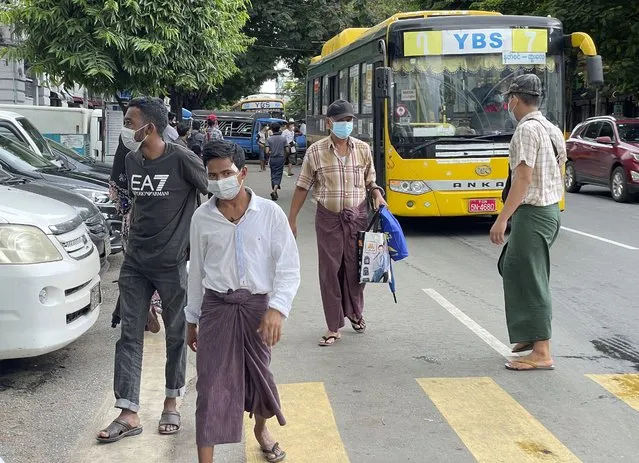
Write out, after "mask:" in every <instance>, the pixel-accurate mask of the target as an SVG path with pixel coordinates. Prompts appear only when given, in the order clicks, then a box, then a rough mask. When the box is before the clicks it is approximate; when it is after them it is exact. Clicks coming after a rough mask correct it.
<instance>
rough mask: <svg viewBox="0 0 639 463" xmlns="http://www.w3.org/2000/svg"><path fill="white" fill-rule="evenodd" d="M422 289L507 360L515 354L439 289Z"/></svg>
mask: <svg viewBox="0 0 639 463" xmlns="http://www.w3.org/2000/svg"><path fill="white" fill-rule="evenodd" d="M422 291H424V292H425V293H426V294H428V295H429V296H430V297H431V298H432V299H433V300H434V301H435V302H437V303H438V304H439V305H441V306H442V307H443V308H444V309H446V310H448V312H450V314H451V315H453V316H454V317H455V318H457V320H459V321H460V322H462V323H463V324H464V325H466V327H468V328H469V329H470V330H471V331H472V332H473V333H475V334H476V335H477V336H479V337H480V338H481V339H482V341H484V342H485V343H486V344H488V345H489V346H490V347H492V348H493V349H495V351H497V353H498V354H500V355H502V356H503V357H505V358H506V359H507V360H510V359H511V358H512V357H513V356H515V354H513V353H512V352H511V350H510V348H508V347H507V346H506V345H505V344H504V343H502V342H501V341H500V340H499V339H497V338H496V337H495V336H493V335H492V334H490V333H489V332H488V331H486V330H485V329H484V328H483V327H482V326H481V325H479V324H478V323H477V322H476V321H475V320H473V319H472V318H470V317H469V316H468V315H466V314H465V313H464V312H462V311H461V310H460V309H458V308H457V307H456V306H455V305H453V303H451V302H450V301H449V300H448V299H446V298H445V297H444V296H442V295H441V294H439V293H438V292H437V291H435V290H434V289H432V288H428V289H422Z"/></svg>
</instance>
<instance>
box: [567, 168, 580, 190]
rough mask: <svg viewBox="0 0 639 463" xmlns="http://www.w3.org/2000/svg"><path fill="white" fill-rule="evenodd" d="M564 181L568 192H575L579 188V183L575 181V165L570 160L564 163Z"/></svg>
mask: <svg viewBox="0 0 639 463" xmlns="http://www.w3.org/2000/svg"><path fill="white" fill-rule="evenodd" d="M564 183H565V184H566V191H568V192H569V193H577V192H579V190H580V189H581V185H580V184H579V183H577V172H575V165H574V164H573V163H572V162H571V161H568V163H566V176H565V177H564Z"/></svg>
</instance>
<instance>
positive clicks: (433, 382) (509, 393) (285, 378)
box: [0, 166, 639, 463]
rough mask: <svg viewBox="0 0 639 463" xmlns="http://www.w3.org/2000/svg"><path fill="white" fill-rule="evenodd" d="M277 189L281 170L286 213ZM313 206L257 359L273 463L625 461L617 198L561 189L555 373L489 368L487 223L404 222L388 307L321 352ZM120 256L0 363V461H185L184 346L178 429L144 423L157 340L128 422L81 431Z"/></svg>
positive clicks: (499, 341)
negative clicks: (289, 281)
mask: <svg viewBox="0 0 639 463" xmlns="http://www.w3.org/2000/svg"><path fill="white" fill-rule="evenodd" d="M268 183H269V179H268V173H260V172H258V169H257V167H256V166H251V167H250V178H249V184H250V185H251V186H252V187H253V188H254V189H255V190H256V191H257V192H258V194H262V195H267V191H268ZM292 185H293V179H285V191H284V192H283V193H282V195H281V200H280V203H281V205H282V207H283V208H284V209H285V210H286V211H288V206H289V201H290V197H291V191H292ZM313 213H314V206H313V204H312V203H311V202H310V201H309V202H308V203H307V205H306V206H305V209H304V210H303V212H302V214H301V215H300V218H299V224H298V227H299V235H300V236H299V238H298V246H299V249H300V254H301V259H302V286H301V288H300V291H299V293H298V297H297V299H296V302H295V306H294V309H293V312H292V315H291V318H290V320H289V321H288V322H287V324H286V328H285V334H284V339H283V341H282V342H281V344H280V345H279V346H277V347H276V348H275V350H274V354H273V370H274V372H275V375H276V379H277V381H278V383H279V384H280V385H281V386H280V392H281V395H282V400H283V404H284V412H285V414H286V415H287V419H288V422H289V424H288V425H287V426H286V427H283V428H280V427H277V426H276V425H275V424H273V425H272V431H273V433H274V435H275V437H276V438H277V439H278V440H279V441H280V443H281V445H282V447H283V448H284V449H285V450H286V451H287V452H288V454H289V457H288V459H287V461H291V462H336V463H341V462H347V461H351V462H366V463H368V462H409V461H415V462H426V461H428V462H471V461H486V462H498V461H503V462H523V461H534V462H537V461H540V462H541V461H584V462H616V461H628V462H630V461H638V460H639V457H638V455H639V439H637V429H639V375H638V373H639V329H638V328H639V311H638V310H637V307H638V305H639V303H638V302H637V301H638V300H639V299H638V297H637V286H635V284H636V283H635V275H634V270H635V269H636V267H637V262H638V257H639V234H638V233H637V228H638V225H639V204H617V203H615V202H614V201H613V200H612V199H611V198H610V195H609V194H607V193H606V192H605V191H603V190H598V189H595V188H584V190H583V192H582V193H580V194H576V195H575V194H569V195H568V197H567V210H566V211H565V212H564V213H563V216H562V221H563V226H564V227H565V229H564V230H563V231H562V233H561V235H560V237H559V239H558V241H557V243H556V245H555V247H554V248H553V252H552V263H553V267H552V281H553V283H552V288H553V299H554V305H555V310H554V339H553V349H554V355H555V364H556V367H557V368H556V370H555V371H552V372H541V371H540V372H526V373H513V372H508V371H506V370H505V369H504V362H505V359H504V357H503V354H504V353H505V352H504V351H505V350H506V349H507V346H509V345H508V338H507V333H506V328H505V323H504V314H503V295H502V291H501V281H500V279H499V276H498V274H497V271H496V261H497V257H498V255H499V248H498V247H496V246H493V245H492V244H491V243H490V242H489V240H488V230H489V229H490V225H491V221H490V220H485V219H464V220H461V219H459V220H458V219H455V220H439V219H438V220H432V219H429V220H426V219H424V220H410V221H403V226H404V228H405V232H406V235H407V237H408V243H409V247H410V253H411V255H410V257H409V258H408V259H407V260H406V261H404V262H401V263H398V264H396V265H395V271H396V275H397V295H398V301H399V302H398V304H394V303H393V300H392V297H391V295H390V293H389V292H388V289H387V287H385V285H369V287H368V288H367V290H366V297H367V309H366V318H367V323H368V326H369V328H368V331H367V332H366V334H364V335H356V334H355V333H353V332H352V331H351V330H350V328H348V329H345V330H344V336H343V338H342V340H341V341H339V343H337V344H336V345H335V346H333V347H330V348H320V347H318V346H317V340H318V338H319V337H320V336H321V335H322V334H323V331H324V324H323V314H322V311H321V304H320V295H319V288H318V283H317V267H316V245H315V233H314V226H313V219H314V218H313V215H314V214H313ZM120 263H121V257H119V256H115V257H112V258H111V264H112V265H111V269H110V270H109V271H108V273H107V274H106V275H104V277H103V288H104V291H105V294H104V303H103V307H102V312H101V315H100V319H99V320H98V322H97V323H96V325H95V326H94V327H93V328H92V329H91V330H90V332H89V333H87V334H86V335H85V336H83V337H82V338H81V339H79V340H78V341H77V342H75V343H74V344H72V345H71V346H69V347H68V348H66V349H63V350H61V351H59V352H56V353H53V354H50V355H45V356H42V357H38V358H34V359H28V360H16V361H5V362H0V410H1V412H0V457H2V458H4V460H5V462H6V463H23V462H24V463H27V462H29V463H31V462H35V463H38V462H47V463H57V462H61V463H62V462H64V463H66V462H76V461H77V462H92V463H93V462H100V461H105V462H115V461H137V462H140V463H146V462H159V461H171V462H195V461H196V456H195V448H194V430H193V427H194V419H193V413H194V403H195V397H194V390H193V389H194V388H193V385H194V375H195V372H194V366H193V365H194V356H192V355H190V356H189V370H188V374H187V377H188V378H189V383H188V385H187V387H188V389H189V391H188V392H187V396H186V397H185V399H184V401H183V403H182V406H181V410H182V416H183V430H182V431H181V433H179V434H178V435H176V436H170V437H166V436H159V435H158V434H157V432H156V424H157V419H158V418H159V413H160V411H161V394H162V391H163V387H164V384H163V377H162V376H163V356H164V351H163V340H162V335H161V334H158V335H150V334H149V335H148V336H147V340H146V346H145V366H144V368H145V376H144V378H143V381H144V384H143V391H142V407H143V412H142V419H143V424H144V425H145V430H144V432H143V433H142V434H141V435H140V436H138V437H134V438H129V439H125V440H124V441H122V442H119V443H116V444H112V445H108V446H99V445H96V444H95V441H94V439H93V436H94V434H95V432H97V431H98V430H99V429H100V428H101V427H103V426H104V425H106V424H107V423H108V421H110V419H112V418H113V417H114V414H115V411H114V410H113V409H112V408H111V407H112V403H113V398H112V392H111V384H112V369H113V350H114V343H115V341H116V339H117V336H118V333H117V330H114V329H112V328H111V327H110V311H111V310H112V307H113V305H114V301H115V298H116V294H117V293H116V291H117V289H116V286H115V284H113V281H114V280H116V279H117V274H118V269H119V265H120ZM504 344H505V346H504ZM633 407H634V408H633ZM246 422H247V423H248V419H247V420H246ZM247 435H248V436H249V439H248V442H247V443H245V444H238V445H229V446H223V447H220V448H219V452H218V453H217V459H216V461H228V462H244V461H251V462H252V461H261V460H260V458H261V457H260V456H259V455H258V453H259V452H258V451H257V450H256V447H255V444H254V443H253V440H252V438H251V433H250V431H249V433H248V434H247Z"/></svg>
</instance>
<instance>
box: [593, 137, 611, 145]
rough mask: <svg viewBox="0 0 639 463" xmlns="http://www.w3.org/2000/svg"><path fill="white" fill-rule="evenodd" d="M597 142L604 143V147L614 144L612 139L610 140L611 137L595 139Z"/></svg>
mask: <svg viewBox="0 0 639 463" xmlns="http://www.w3.org/2000/svg"><path fill="white" fill-rule="evenodd" d="M595 141H596V142H597V143H602V144H604V145H612V144H613V143H612V138H610V137H597V138H595Z"/></svg>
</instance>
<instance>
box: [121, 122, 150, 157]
mask: <svg viewBox="0 0 639 463" xmlns="http://www.w3.org/2000/svg"><path fill="white" fill-rule="evenodd" d="M147 125H149V124H146V125H145V126H144V127H140V128H139V129H138V130H133V129H129V128H128V127H122V130H121V131H120V136H121V137H122V143H124V146H126V147H127V148H129V149H130V150H131V151H139V150H140V147H141V146H142V143H144V140H146V136H145V137H144V138H143V139H142V141H136V140H135V134H136V133H138V132H139V131H140V130H142V129H144V128H145V127H146V126H147Z"/></svg>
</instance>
